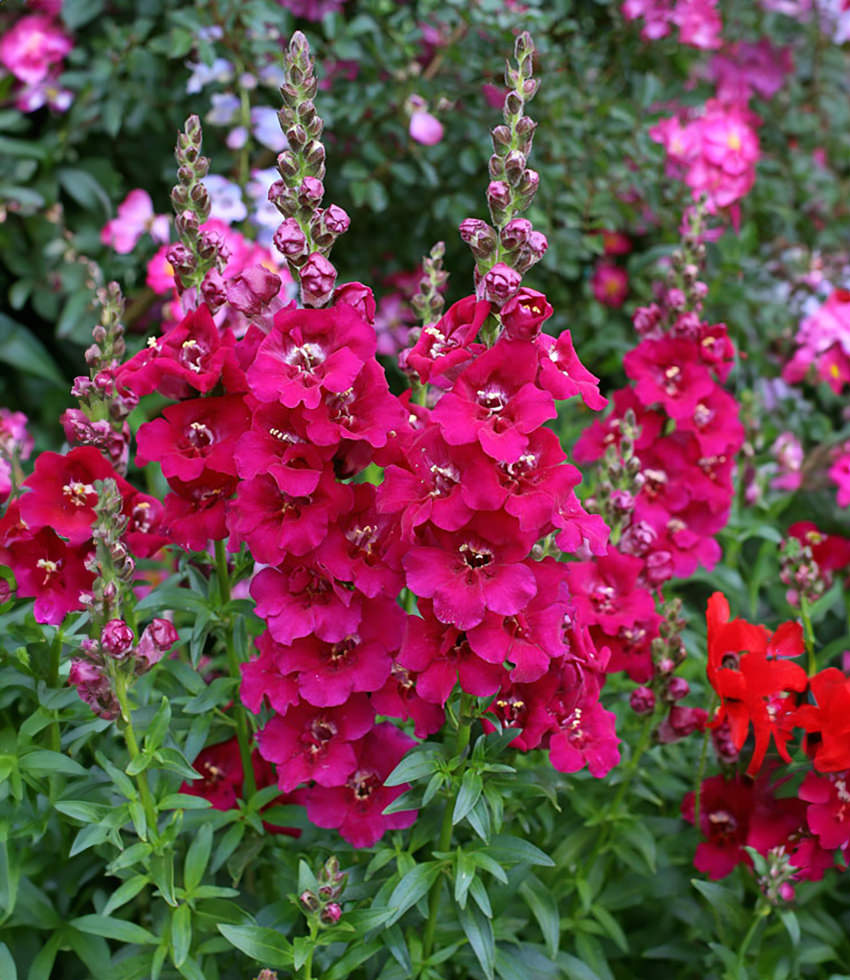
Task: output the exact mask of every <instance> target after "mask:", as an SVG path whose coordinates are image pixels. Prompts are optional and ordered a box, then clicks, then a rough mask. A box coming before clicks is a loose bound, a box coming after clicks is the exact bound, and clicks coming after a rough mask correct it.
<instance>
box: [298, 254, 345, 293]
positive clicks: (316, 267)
mask: <svg viewBox="0 0 850 980" xmlns="http://www.w3.org/2000/svg"><path fill="white" fill-rule="evenodd" d="M300 278H301V299H302V301H303V303H304V305H305V306H312V307H319V306H324V305H325V304H326V303H327V302H328V300H329V299H330V298H331V296H332V295H333V291H334V285H335V284H336V269H335V268H334V267H333V265H332V264H331V263H330V262H329V261H328V259H326V258H325V256H324V255H322V254H321V253H320V252H313V254H312V255H310V256H308V258H307V261H306V262H305V263H304V265H303V266H302V267H301V272H300Z"/></svg>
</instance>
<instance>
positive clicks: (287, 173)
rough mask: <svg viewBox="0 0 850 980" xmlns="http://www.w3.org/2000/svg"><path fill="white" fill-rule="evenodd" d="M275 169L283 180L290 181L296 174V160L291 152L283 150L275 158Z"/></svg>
mask: <svg viewBox="0 0 850 980" xmlns="http://www.w3.org/2000/svg"><path fill="white" fill-rule="evenodd" d="M277 169H278V172H279V173H280V175H281V177H283V179H284V180H286V179H287V178H288V179H290V180H291V179H292V178H293V177H295V176H296V175H297V174H298V158H297V157H296V156H295V154H294V153H293V152H292V150H284V151H283V153H279V154H278V157H277Z"/></svg>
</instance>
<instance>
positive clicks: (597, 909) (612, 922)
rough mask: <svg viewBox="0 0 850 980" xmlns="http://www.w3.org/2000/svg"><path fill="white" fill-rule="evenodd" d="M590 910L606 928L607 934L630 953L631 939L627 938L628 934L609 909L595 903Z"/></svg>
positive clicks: (625, 951)
mask: <svg viewBox="0 0 850 980" xmlns="http://www.w3.org/2000/svg"><path fill="white" fill-rule="evenodd" d="M590 911H591V914H592V915H593V917H594V918H595V919H596V921H597V922H598V923H599V925H601V926H602V928H603V929H604V930H605V934H606V935H607V936H609V937H610V938H611V939H613V940H614V942H615V943H616V944H617V945H618V946H619V947H620V949H621V950H622V951H623V952H624V953H628V951H629V941H628V939H626V934H625V933H624V932H623V930H622V928H621V927H620V924H619V922H617V920H616V919H615V918H614V916H613V915H611V913H610V912H609V911H608V909H606V908H604V907H603V906H601V905H594V906H593V907H592V908H591V910H590Z"/></svg>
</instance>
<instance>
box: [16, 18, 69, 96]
mask: <svg viewBox="0 0 850 980" xmlns="http://www.w3.org/2000/svg"><path fill="white" fill-rule="evenodd" d="M73 46H74V43H73V41H72V40H71V38H70V37H68V35H67V34H66V33H65V32H64V31H63V30H62V28H61V27H57V26H56V24H54V23H53V22H52V21H51V20H49V18H47V17H42V16H41V15H40V14H31V15H30V16H29V17H22V18H21V19H20V20H19V21H18V22H17V23H16V24H15V26H14V27H13V28H12V29H11V30H9V31H7V32H6V33H5V34H4V35H3V37H2V38H0V62H2V63H3V64H4V65H5V67H6V68H8V69H9V71H10V72H11V73H12V74H13V75H14V76H15V77H16V78H17V79H19V80H20V81H22V82H24V83H26V84H27V85H36V84H37V83H38V82H41V81H43V80H44V79H45V78H46V77H47V75H48V73H49V72H50V68H51V66H52V65H55V64H57V63H58V62H60V61H61V60H62V59H63V58H64V57H65V55H66V54H67V53H68V52H69V51H70V50H71V48H72V47H73Z"/></svg>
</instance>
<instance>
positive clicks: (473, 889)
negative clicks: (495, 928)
mask: <svg viewBox="0 0 850 980" xmlns="http://www.w3.org/2000/svg"><path fill="white" fill-rule="evenodd" d="M469 894H470V895H471V896H472V897H473V898H474V899H475V904H476V905H477V906H478V908H480V909H481V911H482V912H483V913H484V914H485V915H486V916H487V918H488V919H492V918H493V909H492V907H491V905H490V896H489V895H488V894H487V889H486V888H485V887H484V882H483V881H482V880H481V879H480V878H473V879H472V882H471V884H470V886H469Z"/></svg>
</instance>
